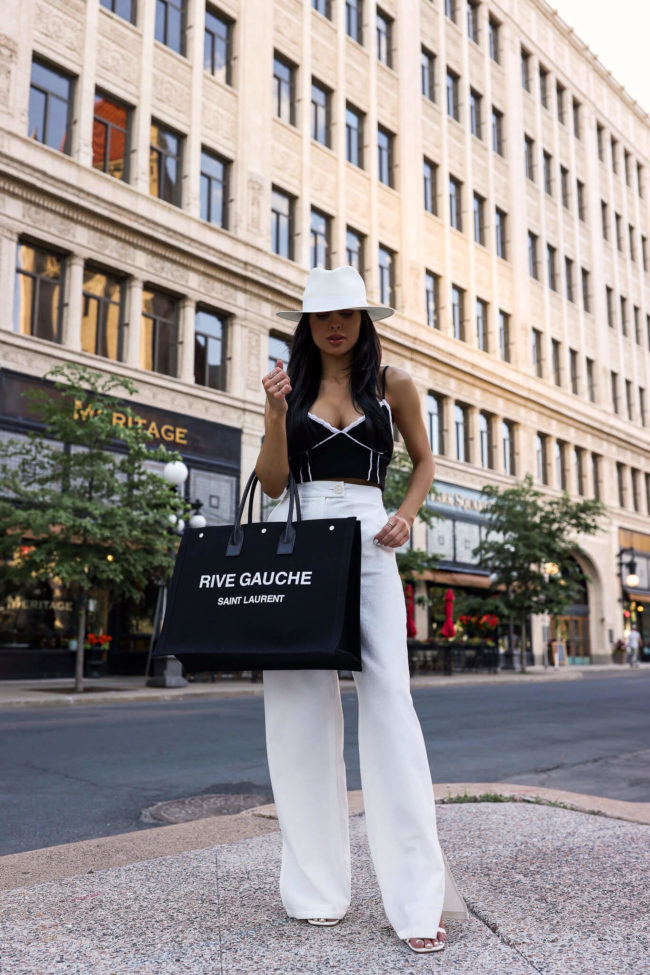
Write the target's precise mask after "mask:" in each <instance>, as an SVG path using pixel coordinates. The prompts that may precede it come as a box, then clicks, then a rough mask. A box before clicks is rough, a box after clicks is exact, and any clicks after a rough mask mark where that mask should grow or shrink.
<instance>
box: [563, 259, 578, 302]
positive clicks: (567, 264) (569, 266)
mask: <svg viewBox="0 0 650 975" xmlns="http://www.w3.org/2000/svg"><path fill="white" fill-rule="evenodd" d="M564 279H565V286H566V297H567V301H575V289H574V284H573V261H572V260H571V258H570V257H565V258H564Z"/></svg>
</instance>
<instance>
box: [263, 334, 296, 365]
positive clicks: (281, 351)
mask: <svg viewBox="0 0 650 975" xmlns="http://www.w3.org/2000/svg"><path fill="white" fill-rule="evenodd" d="M290 355H291V340H290V339H289V338H287V336H286V335H278V334H276V333H274V332H271V333H270V335H269V345H268V362H267V365H268V371H269V372H272V371H273V370H274V369H275V366H276V364H277V361H278V359H281V360H282V362H283V364H284V366H285V368H286V365H287V363H288V362H289V357H290Z"/></svg>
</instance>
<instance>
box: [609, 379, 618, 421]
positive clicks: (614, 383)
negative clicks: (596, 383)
mask: <svg viewBox="0 0 650 975" xmlns="http://www.w3.org/2000/svg"><path fill="white" fill-rule="evenodd" d="M609 377H610V382H611V384H612V409H613V410H614V413H618V373H616V372H614V371H613V370H612V371H611V372H610V374H609Z"/></svg>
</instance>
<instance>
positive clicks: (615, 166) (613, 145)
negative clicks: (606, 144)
mask: <svg viewBox="0 0 650 975" xmlns="http://www.w3.org/2000/svg"><path fill="white" fill-rule="evenodd" d="M610 142H611V149H612V172H613V173H617V172H618V140H617V139H615V138H614V136H612V138H611V140H610Z"/></svg>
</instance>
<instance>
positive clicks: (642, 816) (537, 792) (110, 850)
mask: <svg viewBox="0 0 650 975" xmlns="http://www.w3.org/2000/svg"><path fill="white" fill-rule="evenodd" d="M434 792H435V796H436V801H437V802H438V803H441V804H444V803H445V802H453V801H454V800H455V799H461V800H462V801H467V802H481V801H483V802H486V801H498V799H496V798H493V797H498V796H500V797H505V798H510V799H512V800H513V801H516V802H533V803H541V804H542V805H549V806H561V807H562V808H565V809H571V810H575V811H577V812H583V813H592V814H597V815H601V816H607V817H609V818H612V819H623V820H626V821H627V822H631V823H639V824H643V825H650V802H626V801H623V800H620V799H605V798H603V797H601V796H589V795H582V794H580V793H577V792H563V791H561V790H558V789H545V788H543V787H541V786H530V785H516V784H511V783H504V782H451V783H440V784H438V783H436V784H435V785H434ZM348 803H349V812H350V816H359V815H361V814H362V813H363V795H362V792H361V790H357V791H353V792H349V793H348ZM279 828H280V827H279V824H278V821H277V813H276V810H275V805H274V804H273V803H269V804H268V805H264V806H256V807H255V808H253V809H247V810H245V811H244V812H241V813H237V814H235V815H231V816H211V817H209V818H206V819H198V820H194V821H193V822H190V823H179V824H177V825H173V826H160V827H156V828H152V829H145V830H138V831H136V832H132V833H121V834H119V835H117V836H104V837H99V838H98V839H94V840H82V841H80V842H77V843H66V844H62V845H60V846H50V847H45V848H44V849H41V850H29V851H27V852H25V853H12V854H9V855H8V856H4V857H0V890H14V889H16V888H17V887H31V886H34V885H35V884H41V883H45V882H47V881H51V880H61V879H63V878H65V877H73V876H77V875H79V874H84V873H92V872H95V871H97V870H106V869H108V868H111V867H119V866H126V865H129V864H132V863H140V862H142V861H144V860H151V859H154V858H156V857H161V856H171V855H173V854H176V853H186V852H189V851H191V850H202V849H205V848H207V847H210V846H219V845H221V844H226V843H236V842H238V841H240V840H246V839H250V838H253V837H256V836H260V835H262V834H264V833H269V832H274V831H277V830H279Z"/></svg>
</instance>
